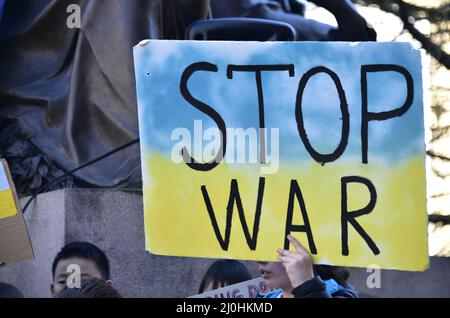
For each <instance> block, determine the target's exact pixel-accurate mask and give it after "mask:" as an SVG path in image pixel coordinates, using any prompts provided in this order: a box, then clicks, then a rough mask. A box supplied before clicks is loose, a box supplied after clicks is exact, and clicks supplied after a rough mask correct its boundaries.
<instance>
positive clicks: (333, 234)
mask: <svg viewBox="0 0 450 318" xmlns="http://www.w3.org/2000/svg"><path fill="white" fill-rule="evenodd" d="M134 60H135V72H136V82H137V97H138V111H139V126H140V137H141V155H142V173H143V191H144V210H145V231H146V247H147V249H148V250H149V251H150V252H152V253H155V254H160V255H176V256H191V257H213V258H236V259H243V260H263V261H269V260H276V255H277V253H276V249H277V248H279V247H284V248H291V249H292V248H293V247H292V246H289V241H288V240H287V239H286V235H287V234H289V233H290V234H292V235H294V236H295V237H297V238H298V239H299V240H300V242H301V243H302V244H303V245H304V246H305V247H306V248H307V249H308V250H309V251H310V253H311V254H312V256H313V260H314V262H315V263H323V264H334V265H349V266H361V267H367V266H369V265H371V264H377V265H378V266H380V267H381V268H396V269H403V270H424V269H425V268H426V267H427V264H428V253H427V211H426V182H425V142H424V122H423V96H422V95H423V94H422V76H421V72H422V67H421V54H420V52H419V51H418V50H415V49H413V48H412V47H411V46H410V45H409V44H407V43H342V42H339V43H333V42H329V43H316V42H289V43H287V42H286V43H283V42H214V41H211V42H208V41H161V40H150V41H144V42H141V43H140V44H139V45H137V46H136V47H135V48H134Z"/></svg>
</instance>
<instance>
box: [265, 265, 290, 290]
mask: <svg viewBox="0 0 450 318" xmlns="http://www.w3.org/2000/svg"><path fill="white" fill-rule="evenodd" d="M258 265H259V271H260V272H261V277H262V278H264V279H265V280H266V282H267V284H268V285H269V286H270V287H272V288H275V289H283V290H286V291H287V290H290V289H292V284H291V281H290V279H289V276H288V274H287V272H286V268H285V267H284V266H283V264H281V263H280V262H258Z"/></svg>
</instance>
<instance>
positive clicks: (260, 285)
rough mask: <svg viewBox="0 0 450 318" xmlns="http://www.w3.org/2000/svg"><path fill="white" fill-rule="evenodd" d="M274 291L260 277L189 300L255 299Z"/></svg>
mask: <svg viewBox="0 0 450 318" xmlns="http://www.w3.org/2000/svg"><path fill="white" fill-rule="evenodd" d="M272 291H274V289H273V288H272V287H270V286H269V285H267V283H266V281H265V280H264V279H263V278H262V277H260V278H255V279H251V280H247V281H245V282H242V283H238V284H234V285H229V286H226V287H222V288H219V289H215V290H211V291H208V292H204V293H202V294H198V295H195V296H191V297H189V298H255V297H256V295H257V294H258V293H259V294H261V295H264V294H267V293H269V292H272Z"/></svg>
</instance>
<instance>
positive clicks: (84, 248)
mask: <svg viewBox="0 0 450 318" xmlns="http://www.w3.org/2000/svg"><path fill="white" fill-rule="evenodd" d="M71 257H80V258H84V259H88V260H91V261H94V262H95V264H96V265H97V267H98V269H99V271H100V274H101V275H102V278H103V279H104V280H109V279H110V276H111V275H110V270H109V260H108V258H107V257H106V255H105V253H103V251H102V250H101V249H99V248H98V247H97V246H95V245H94V244H91V243H88V242H73V243H70V244H67V245H66V246H64V247H63V248H62V249H61V251H59V253H58V254H57V255H56V257H55V259H54V261H53V265H52V277H53V278H54V277H55V271H56V266H58V263H59V262H60V261H61V260H64V259H68V258H71Z"/></svg>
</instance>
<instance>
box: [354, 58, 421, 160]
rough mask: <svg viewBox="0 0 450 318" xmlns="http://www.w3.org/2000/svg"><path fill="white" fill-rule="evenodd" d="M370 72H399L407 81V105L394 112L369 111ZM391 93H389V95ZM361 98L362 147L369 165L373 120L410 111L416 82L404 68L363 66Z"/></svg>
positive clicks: (379, 65)
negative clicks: (369, 142)
mask: <svg viewBox="0 0 450 318" xmlns="http://www.w3.org/2000/svg"><path fill="white" fill-rule="evenodd" d="M369 72H398V73H400V74H402V75H403V76H404V77H405V80H406V100H405V103H404V104H403V105H402V106H401V107H399V108H395V109H393V110H389V111H385V112H379V113H373V112H369V111H368V105H367V104H368V96H367V73H369ZM388 93H389V91H388V92H387V94H388ZM361 97H362V113H361V116H362V118H361V146H362V163H368V159H367V149H368V129H369V127H368V126H369V121H371V120H386V119H389V118H394V117H400V116H402V115H403V114H404V113H406V112H407V111H408V109H409V108H410V107H411V105H412V103H413V100H414V81H413V78H412V76H411V74H410V73H409V72H408V70H406V69H405V68H404V67H401V66H398V65H392V64H371V65H363V66H361Z"/></svg>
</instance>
